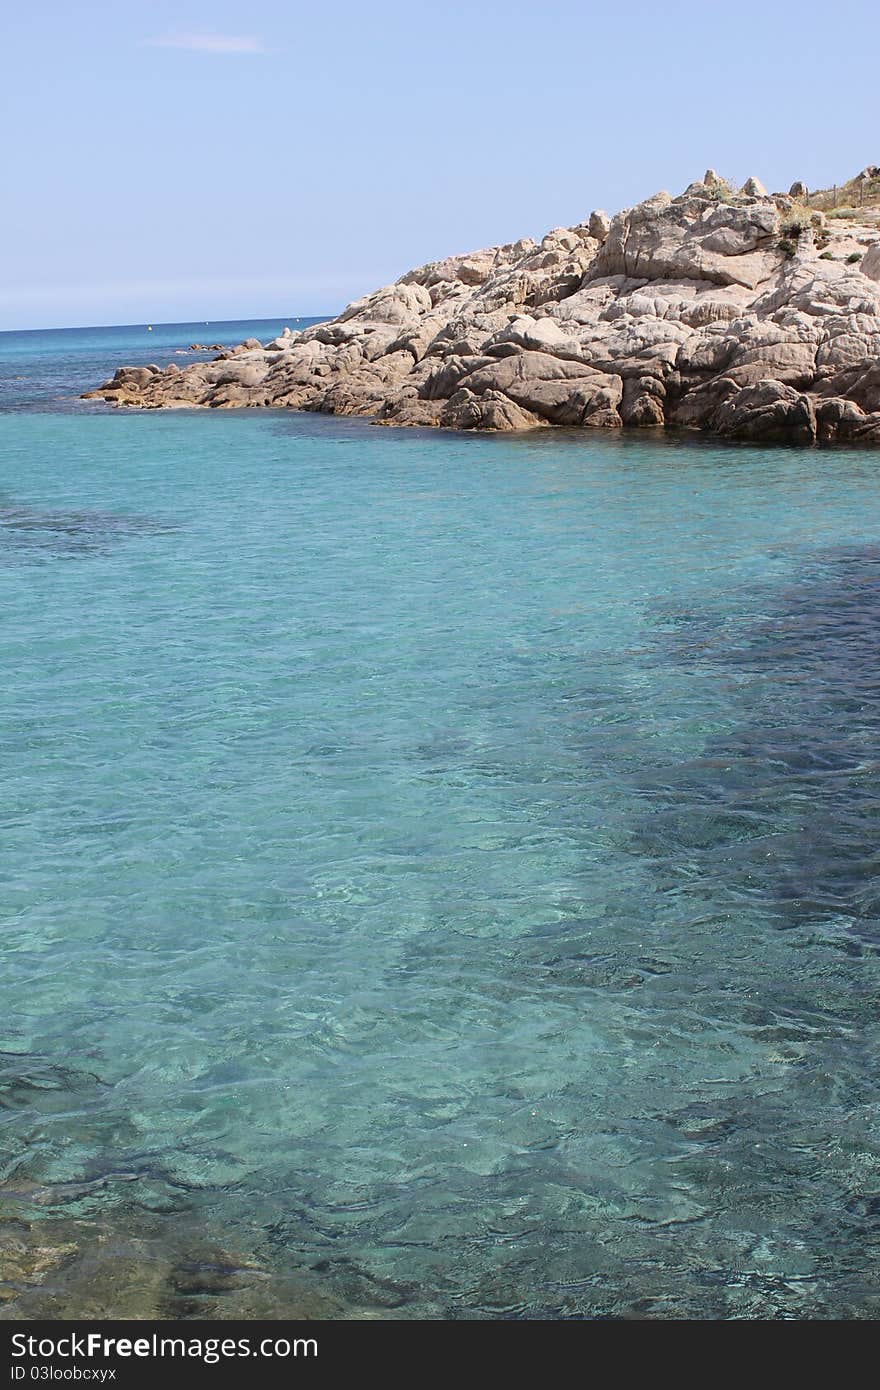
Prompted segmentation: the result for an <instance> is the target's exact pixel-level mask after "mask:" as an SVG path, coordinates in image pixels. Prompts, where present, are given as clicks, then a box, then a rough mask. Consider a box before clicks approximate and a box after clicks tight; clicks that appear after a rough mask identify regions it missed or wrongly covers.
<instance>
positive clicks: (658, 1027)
mask: <svg viewBox="0 0 880 1390" xmlns="http://www.w3.org/2000/svg"><path fill="white" fill-rule="evenodd" d="M277 327H280V325H278V326H277ZM277 327H276V326H272V328H271V331H277ZM9 336H10V337H11V336H12V335H9ZM16 336H20V335H16ZM257 336H262V337H268V336H269V332H268V331H266V329H265V328H264V329H263V331H261V332H259V333H258V334H257ZM212 340H213V339H212ZM217 340H218V341H220V340H222V339H221V338H218V339H217ZM187 341H188V340H187ZM0 343H2V338H0ZM123 346H124V347H125V346H126V345H125V344H123ZM68 347H69V345H67V346H66V348H65V350H67V348H68ZM92 350H93V345H92V344H89V345H87V347H86V348H84V349H83V352H84V353H85V352H92ZM0 352H2V348H0ZM153 355H154V356H155V352H154V354H153ZM74 356H75V353H74ZM129 360H132V357H131V353H130V351H129V350H128V348H127V347H126V350H125V351H124V352H121V353H120V354H119V355H118V356H112V357H110V358H109V359H107V358H105V359H104V360H103V362H102V363H101V366H100V369H98V370H96V371H95V372H93V374H92V377H91V379H90V380H89V381H87V382H86V383H85V385H89V384H92V382H93V381H94V380H97V379H101V378H103V376H105V375H107V374H108V373H109V372H110V371H111V370H112V369H113V368H114V367H115V366H116V365H119V363H120V362H122V361H129ZM160 360H161V359H160ZM82 367H83V363H82V362H80V368H82ZM0 436H2V464H0V492H2V494H3V498H2V508H0V595H2V615H3V618H2V638H3V644H4V670H5V673H6V681H5V694H4V715H3V720H2V727H0V745H2V755H3V767H4V769H5V783H4V791H5V795H4V798H3V804H2V821H0V825H2V836H3V855H2V880H0V907H2V918H3V923H2V931H3V937H2V939H3V944H4V956H5V959H4V971H3V980H2V987H0V989H2V995H3V998H2V1000H0V1003H2V1008H0V1018H2V1019H3V1020H4V1023H3V1030H4V1031H3V1035H2V1037H0V1051H2V1054H3V1056H2V1062H3V1066H2V1069H0V1070H2V1072H3V1078H4V1084H5V1088H6V1109H5V1110H3V1112H2V1130H0V1135H2V1147H3V1152H4V1156H5V1159H4V1161H5V1167H4V1169H3V1177H4V1179H5V1181H6V1185H7V1189H8V1191H9V1192H10V1193H11V1194H13V1195H16V1194H18V1195H19V1196H20V1195H21V1194H24V1195H25V1196H27V1194H28V1193H36V1197H35V1201H36V1202H37V1203H38V1205H39V1209H40V1211H41V1213H42V1215H43V1219H48V1218H53V1217H59V1216H60V1217H63V1218H64V1220H65V1221H69V1220H71V1219H73V1220H76V1219H83V1220H84V1219H86V1218H88V1219H89V1220H102V1221H114V1222H116V1223H117V1225H119V1224H122V1225H124V1224H125V1223H126V1222H130V1223H137V1222H138V1221H139V1220H142V1219H147V1218H148V1219H149V1221H150V1222H152V1223H156V1222H158V1223H159V1224H160V1226H161V1224H162V1223H163V1222H165V1223H167V1229H168V1239H169V1241H171V1240H172V1239H173V1233H174V1231H175V1229H176V1228H177V1227H178V1225H179V1223H180V1222H181V1220H184V1219H185V1220H186V1221H188V1222H192V1223H195V1224H196V1225H197V1226H198V1228H199V1229H200V1230H201V1231H202V1232H204V1235H205V1239H206V1240H207V1239H210V1240H212V1241H216V1242H220V1243H223V1244H224V1245H225V1246H227V1247H229V1248H232V1249H238V1250H243V1251H248V1252H252V1253H253V1255H254V1258H256V1259H258V1260H259V1261H260V1262H261V1264H262V1266H263V1267H264V1268H265V1269H266V1270H269V1271H272V1272H275V1273H277V1274H278V1276H279V1277H280V1276H281V1275H285V1274H296V1275H298V1276H300V1275H302V1276H304V1277H307V1278H308V1279H309V1280H311V1281H313V1282H314V1284H315V1285H316V1286H317V1287H319V1288H320V1289H322V1290H323V1291H325V1292H326V1293H327V1295H328V1296H330V1297H333V1298H337V1299H341V1300H342V1301H343V1302H344V1303H345V1304H346V1305H347V1306H350V1307H351V1308H353V1309H356V1310H357V1311H359V1312H371V1311H372V1312H375V1311H379V1312H390V1313H393V1315H394V1316H404V1317H407V1316H409V1317H412V1316H443V1317H471V1316H487V1315H488V1316H525V1317H530V1316H531V1317H534V1316H544V1317H559V1316H564V1317H569V1316H609V1315H610V1316H633V1315H639V1314H648V1315H656V1316H670V1315H679V1316H682V1315H690V1316H708V1317H726V1316H763V1317H767V1316H774V1317H775V1316H782V1317H804V1316H826V1317H827V1316H871V1315H874V1314H876V1312H877V1294H878V1288H877V1272H876V1271H877V1267H878V1266H877V1255H878V1249H877V1245H878V1233H880V1148H878V1105H877V1082H876V1056H877V1050H876V1044H877V1031H878V1030H877V1007H876V1006H877V976H878V962H877V945H878V878H877V872H878V863H877V841H878V833H877V832H878V810H880V800H878V776H877V773H878V768H880V755H878V752H877V749H878V733H880V677H878V675H877V659H876V654H877V646H878V636H880V587H878V586H880V543H878V542H880V507H878V502H877V471H878V467H880V458H878V456H876V455H874V454H872V453H870V452H865V451H862V452H859V451H855V450H853V451H844V450H835V451H816V450H797V449H775V450H761V449H753V448H730V447H727V448H719V447H715V446H712V445H707V444H705V443H702V442H698V441H690V440H685V441H675V440H671V439H654V438H638V437H635V438H634V437H631V436H627V437H625V438H623V439H620V438H602V437H593V436H591V435H589V434H586V435H584V434H558V433H551V432H549V431H548V432H546V433H540V434H537V435H534V436H521V437H516V438H510V437H508V438H504V437H499V438H492V437H469V436H467V437H466V436H456V435H452V434H441V433H434V432H410V431H399V432H398V431H387V430H382V429H376V428H372V427H370V426H369V425H366V424H364V423H363V422H340V421H335V420H332V419H325V418H322V417H317V416H311V415H302V416H298V415H295V414H285V413H257V412H217V413H214V412H192V413H179V412H173V413H169V414H167V415H165V414H161V413H157V412H148V413H144V414H138V413H133V414H123V413H119V412H114V411H110V410H102V409H97V410H87V409H83V408H80V407H77V406H71V407H70V408H65V409H60V408H57V407H56V408H54V409H53V411H52V412H45V413H44V412H42V411H40V410H38V409H34V407H33V404H31V406H30V407H29V408H28V409H27V410H26V411H17V412H14V413H9V414H7V415H5V416H3V417H0ZM32 1185H36V1186H32ZM152 1230H154V1227H151V1231H152Z"/></svg>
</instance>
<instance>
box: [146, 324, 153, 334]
mask: <svg viewBox="0 0 880 1390" xmlns="http://www.w3.org/2000/svg"><path fill="white" fill-rule="evenodd" d="M152 331H153V325H152V324H151V323H148V324H147V332H148V333H152Z"/></svg>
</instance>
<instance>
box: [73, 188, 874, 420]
mask: <svg viewBox="0 0 880 1390" xmlns="http://www.w3.org/2000/svg"><path fill="white" fill-rule="evenodd" d="M805 194H806V190H805V189H804V187H803V185H801V184H795V185H793V186H792V192H791V194H790V195H788V196H786V195H781V194H780V195H773V196H771V195H768V194H767V193H766V191H765V189H764V187H763V185H762V184H761V183H760V182H759V181H758V180H757V179H756V178H750V179H748V180H747V181H746V183H745V184H744V185H743V187H742V189H741V191H740V192H738V193H737V192H736V191H734V189H733V188H732V187H731V186H730V184H728V183H726V182H725V181H724V180H723V179H721V178H720V177H719V176H718V175H717V174H716V173H715V171H714V170H711V169H709V170H707V171H706V174H705V176H704V178H703V181H702V182H701V183H693V184H691V185H690V186H689V187H688V189H687V190H686V191H685V192H684V193H683V194H680V195H679V196H677V197H672V196H671V195H670V194H669V193H666V192H662V193H657V194H655V195H654V196H653V197H651V198H648V199H646V200H645V201H644V202H642V203H639V204H637V205H636V206H635V207H633V208H628V209H626V210H624V211H623V212H619V213H618V214H617V215H616V216H615V217H613V218H609V217H608V216H607V215H606V214H605V213H603V212H601V211H594V212H593V213H592V214H591V215H590V217H589V218H588V220H587V221H585V222H580V223H578V224H576V225H575V226H574V227H569V228H566V227H557V228H554V229H553V230H552V231H550V232H548V233H547V234H546V236H545V237H544V238H543V239H542V241H541V242H540V243H537V242H535V241H533V240H531V239H529V238H526V239H523V240H520V241H516V242H510V243H508V244H506V245H504V246H493V247H488V248H486V249H484V250H481V251H474V252H471V253H468V254H466V255H458V256H448V257H446V258H445V259H443V260H440V261H434V262H431V263H430V264H428V265H424V266H420V267H418V268H417V269H415V270H411V271H409V272H408V273H407V274H405V275H403V276H402V277H401V278H400V279H399V280H398V281H396V282H395V283H394V284H392V285H385V286H383V287H381V288H380V289H377V290H374V291H373V292H372V293H371V294H368V295H365V296H364V297H363V298H361V299H358V300H355V301H354V302H353V303H352V304H349V305H348V307H347V308H346V309H345V310H343V312H342V313H341V314H340V315H339V316H338V317H337V318H336V319H334V320H332V321H331V322H329V323H322V324H317V325H313V326H312V327H310V328H307V329H305V330H304V331H303V332H291V331H290V330H289V329H285V330H284V332H283V333H282V335H281V336H280V337H279V338H276V339H274V340H273V341H272V342H271V343H268V344H266V345H265V346H263V345H261V344H260V343H259V342H257V340H256V339H253V338H249V339H247V340H246V341H245V342H244V343H241V344H239V345H238V346H237V347H235V348H231V349H228V350H226V351H225V352H223V353H222V354H221V355H220V356H219V357H216V358H215V359H213V360H212V361H200V362H196V363H193V364H192V365H191V366H188V367H186V368H185V369H184V370H182V371H181V370H179V369H172V368H168V369H166V370H165V371H159V370H157V369H156V368H152V367H122V368H120V369H119V370H118V371H117V372H116V374H115V375H114V376H113V377H112V378H111V379H110V380H109V381H106V382H105V383H104V385H103V386H101V387H100V388H99V389H98V390H97V391H93V392H89V393H88V395H89V396H97V397H102V398H103V399H105V400H107V401H113V402H116V403H118V404H122V405H134V406H141V407H147V408H161V407H174V406H194V405H198V406H213V407H222V406H226V407H240V406H271V407H282V406H286V407H290V408H292V409H300V410H313V411H324V412H327V413H330V414H339V415H364V416H370V417H372V418H373V419H374V420H376V422H377V423H381V424H385V425H416V426H445V427H448V428H457V429H490V430H522V429H535V428H539V427H543V426H548V425H558V426H568V427H571V426H576V427H580V426H589V427H590V428H596V427H609V426H610V427H619V426H621V425H627V426H632V427H637V428H645V427H652V428H653V427H657V426H662V425H675V426H680V427H687V428H695V429H701V430H706V431H710V432H714V433H717V434H722V435H727V436H731V437H736V438H747V439H791V440H797V441H799V442H810V441H812V440H815V439H822V440H827V439H834V438H843V439H860V440H870V441H876V442H880V260H878V255H880V251H878V243H877V240H876V226H875V225H873V224H867V223H866V225H865V226H860V225H857V223H856V222H855V221H853V220H848V221H846V223H845V224H844V223H843V222H838V221H835V222H828V223H827V224H826V225H824V226H823V225H822V217H821V215H820V214H810V213H809V212H807V211H805V210H804V208H803V207H799V206H798V205H797V203H796V202H795V201H794V199H796V198H802V197H804V196H805ZM854 245H855V246H856V247H857V248H858V249H859V250H860V248H861V247H864V246H867V247H868V250H867V252H866V253H865V254H864V255H863V257H862V259H861V260H860V261H858V262H856V261H855V260H854V259H853V246H854ZM835 252H836V254H835Z"/></svg>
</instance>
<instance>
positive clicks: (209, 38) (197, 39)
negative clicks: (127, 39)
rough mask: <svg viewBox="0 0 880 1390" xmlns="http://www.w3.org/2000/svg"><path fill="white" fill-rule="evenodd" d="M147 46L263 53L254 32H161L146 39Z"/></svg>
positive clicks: (199, 51) (196, 50)
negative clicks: (155, 37)
mask: <svg viewBox="0 0 880 1390" xmlns="http://www.w3.org/2000/svg"><path fill="white" fill-rule="evenodd" d="M147 46H148V47H149V48H185V49H188V50H189V51H190V52H191V53H265V52H266V49H265V46H264V44H263V40H262V39H260V38H258V37H257V35H256V34H162V35H160V37H159V38H157V39H147Z"/></svg>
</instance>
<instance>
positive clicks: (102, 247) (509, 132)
mask: <svg viewBox="0 0 880 1390" xmlns="http://www.w3.org/2000/svg"><path fill="white" fill-rule="evenodd" d="M878 13H880V12H878V11H877V9H876V7H875V5H873V4H869V3H850V2H849V0H837V3H835V4H833V5H828V4H821V5H819V4H813V3H810V2H809V0H802V3H788V0H786V2H785V3H767V0H764V3H760V4H758V3H754V0H738V3H737V4H736V5H735V6H733V5H727V4H725V5H721V4H713V3H707V0H703V3H701V4H697V3H691V0H687V2H686V3H667V4H659V3H650V4H646V3H640V2H639V0H634V2H633V0H631V2H630V3H625V4H614V3H612V2H611V0H605V2H604V3H602V4H593V3H589V2H587V3H554V0H544V3H543V4H540V5H539V4H520V3H517V0H505V3H496V2H495V0H473V3H468V4H459V3H457V0H446V3H444V4H442V5H441V4H437V3H433V4H424V3H421V2H420V0H406V3H397V0H372V3H370V4H369V5H367V4H354V3H349V2H348V0H338V3H336V4H327V3H323V4H322V3H319V2H318V0H312V3H310V4H304V3H300V2H299V0H291V2H290V3H278V2H276V3H271V2H270V3H265V2H264V0H252V3H250V4H247V5H243V4H241V3H237V4H231V3H227V0H212V2H211V3H210V4H207V3H203V2H202V0H176V3H173V4H171V3H166V0H151V3H150V4H149V5H124V4H119V3H118V0H114V3H112V4H110V3H89V0H82V3H80V4H77V5H76V6H72V5H70V4H69V0H67V2H66V3H64V4H61V3H56V2H55V0H49V2H48V3H45V2H42V0H34V2H33V3H31V4H27V5H25V4H22V3H20V0H8V3H7V4H6V6H4V14H3V19H2V21H0V24H2V29H0V38H2V43H0V107H2V120H3V127H2V128H3V133H4V142H3V143H4V181H5V189H4V193H5V197H4V200H3V201H4V212H3V216H2V218H0V328H24V327H44V326H45V327H50V326H64V325H74V324H91V323H127V322H142V321H150V322H153V321H155V322H161V321H167V320H189V319H220V318H236V317H251V316H253V317H260V316H267V317H269V316H276V315H282V316H285V315H290V316H293V315H300V314H309V313H322V312H330V311H333V310H336V309H338V308H339V307H341V306H342V304H343V303H345V302H346V301H347V300H348V299H350V298H352V297H353V296H355V295H357V294H360V293H362V292H364V291H366V290H368V289H370V288H373V287H375V286H376V285H378V284H381V283H384V282H386V281H388V280H391V279H394V278H396V277H397V276H398V275H399V274H401V273H403V271H405V270H406V269H408V268H409V267H410V266H412V265H417V264H420V263H421V262H423V261H426V260H429V259H432V258H435V257H437V256H441V255H445V254H447V253H449V252H453V251H465V250H470V249H473V248H475V247H478V246H484V245H488V244H490V243H493V242H502V241H509V240H513V239H515V238H516V237H518V236H521V235H526V234H528V235H533V236H540V235H542V234H543V232H544V231H546V230H547V229H548V228H550V227H554V226H558V225H560V224H570V223H572V222H576V221H579V220H580V219H581V218H583V217H584V216H585V215H586V214H587V213H589V211H590V209H591V208H593V207H597V206H598V207H604V208H606V209H607V210H609V211H612V212H613V211H615V210H616V209H617V208H619V207H622V206H627V205H629V204H631V203H633V202H636V201H638V200H639V199H641V198H644V197H647V196H648V195H649V194H651V193H653V192H655V191H656V190H657V189H658V188H667V189H669V190H670V191H671V192H678V191H680V190H681V189H682V188H683V187H684V186H685V185H686V184H687V183H688V182H689V181H690V180H691V179H692V178H696V177H699V176H700V175H701V174H702V173H703V171H704V169H705V168H706V166H707V165H712V166H714V167H715V168H716V169H718V170H719V172H721V173H723V174H725V175H728V176H730V177H732V178H735V179H737V180H742V179H745V178H746V177H747V176H748V175H749V174H753V173H754V174H756V175H757V176H758V177H759V178H761V179H762V180H763V181H764V182H765V183H766V184H767V185H768V187H770V188H771V189H774V188H786V189H787V188H788V186H789V184H790V183H791V182H792V180H793V179H795V178H801V179H804V180H805V181H806V182H807V183H808V184H809V185H810V186H811V187H821V186H823V185H827V184H830V183H834V182H835V181H841V180H843V179H844V178H848V177H850V176H852V175H853V174H854V173H857V172H858V170H859V169H861V168H863V167H864V166H865V165H866V164H868V163H880V121H878V114H880V84H878V83H877V81H876V72H877V57H876V54H877V42H878V38H880V19H878V17H877V16H878Z"/></svg>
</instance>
